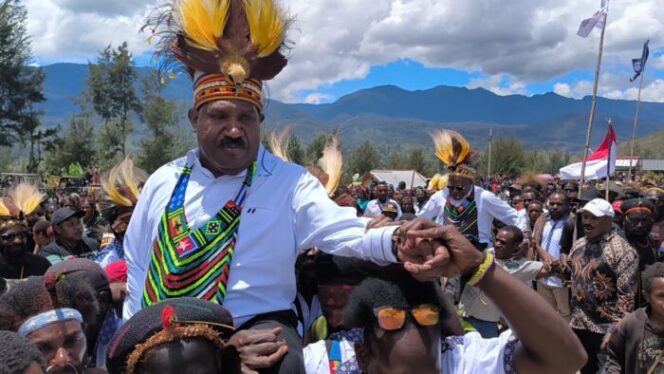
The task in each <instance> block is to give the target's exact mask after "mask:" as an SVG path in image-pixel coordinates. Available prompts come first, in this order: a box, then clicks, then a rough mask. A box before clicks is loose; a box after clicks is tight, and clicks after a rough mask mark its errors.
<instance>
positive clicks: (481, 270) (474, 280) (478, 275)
mask: <svg viewBox="0 0 664 374" xmlns="http://www.w3.org/2000/svg"><path fill="white" fill-rule="evenodd" d="M494 257H495V255H494V254H493V252H488V251H487V252H486V253H485V255H484V261H482V263H481V264H480V266H478V267H477V269H476V270H475V272H474V273H473V275H472V276H471V277H470V279H469V280H468V284H469V285H471V286H476V285H477V284H478V283H479V282H480V281H481V280H482V278H484V276H485V275H486V273H487V272H488V271H489V269H491V268H492V267H493V265H494V263H495V262H494Z"/></svg>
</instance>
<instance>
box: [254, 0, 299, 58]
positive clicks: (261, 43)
mask: <svg viewBox="0 0 664 374" xmlns="http://www.w3.org/2000/svg"><path fill="white" fill-rule="evenodd" d="M243 2H244V11H245V13H246V14H247V23H248V24H249V31H250V34H251V42H252V43H253V44H254V45H255V46H256V47H258V57H266V56H269V55H271V54H272V53H274V52H275V51H277V49H279V47H280V46H281V44H282V43H283V41H284V38H285V37H286V28H287V27H288V24H289V23H290V21H289V20H288V19H286V18H285V17H284V15H283V13H282V11H281V9H280V8H279V6H278V5H277V3H276V2H275V1H272V0H243Z"/></svg>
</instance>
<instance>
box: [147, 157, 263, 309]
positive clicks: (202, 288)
mask: <svg viewBox="0 0 664 374" xmlns="http://www.w3.org/2000/svg"><path fill="white" fill-rule="evenodd" d="M191 172H192V169H191V167H190V166H186V167H185V168H184V169H183V171H182V174H181V175H180V178H179V179H178V182H177V184H176V187H175V190H174V191H173V195H172V196H171V199H170V201H169V203H168V205H167V207H166V210H165V212H164V213H163V215H162V218H161V221H160V224H159V228H158V235H157V238H156V240H155V241H154V244H153V248H152V256H151V257H150V266H149V270H148V275H147V278H146V280H145V289H144V291H143V300H142V303H143V306H150V305H153V304H155V303H158V302H160V301H162V300H166V299H171V298H177V297H195V298H199V299H203V300H207V301H213V302H217V303H219V304H223V302H224V299H225V297H226V293H227V289H226V285H227V283H228V278H229V275H230V267H231V262H232V260H233V256H234V253H235V243H236V241H237V233H238V228H239V226H240V214H241V212H242V204H243V203H244V200H245V197H246V195H247V191H248V190H249V188H250V187H251V183H252V180H253V177H254V174H255V172H256V163H255V162H254V163H253V164H252V165H251V167H250V168H249V170H247V176H246V177H245V180H244V182H243V184H242V188H241V189H240V191H239V192H238V194H237V196H236V197H235V199H233V200H230V201H228V202H227V203H226V205H224V207H223V208H222V209H221V210H220V211H219V212H218V213H217V214H216V215H215V216H214V217H212V219H210V220H209V221H208V223H207V224H205V225H203V226H202V227H200V228H198V229H195V230H194V229H192V228H191V227H189V224H188V222H187V217H186V213H185V209H184V196H185V194H186V191H187V185H188V184H189V179H190V177H191Z"/></svg>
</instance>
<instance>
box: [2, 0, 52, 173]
mask: <svg viewBox="0 0 664 374" xmlns="http://www.w3.org/2000/svg"><path fill="white" fill-rule="evenodd" d="M26 17H27V13H26V10H25V8H24V7H23V6H22V5H21V4H20V2H19V1H18V0H4V1H2V0H0V135H1V136H0V146H8V145H11V144H12V142H14V141H17V140H18V141H20V142H21V144H22V145H24V146H25V145H26V144H29V147H30V161H29V163H28V170H29V171H31V172H36V171H37V169H38V166H39V158H38V157H37V155H36V154H35V153H36V148H35V147H36V145H37V143H38V142H39V141H41V140H45V138H47V137H49V136H51V135H52V133H53V131H52V130H51V131H48V130H40V129H39V128H40V126H41V123H40V120H39V117H40V115H41V113H40V112H38V111H37V110H35V109H34V106H35V104H38V103H40V102H43V101H44V100H45V98H44V93H43V82H44V74H43V72H42V70H41V69H40V68H35V67H32V66H30V62H31V61H32V53H31V48H30V40H29V37H28V36H27V32H26V28H25V23H26Z"/></svg>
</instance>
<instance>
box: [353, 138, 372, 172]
mask: <svg viewBox="0 0 664 374" xmlns="http://www.w3.org/2000/svg"><path fill="white" fill-rule="evenodd" d="M349 161H350V162H348V164H347V165H348V171H349V172H350V173H351V174H355V173H358V174H360V175H362V174H364V173H366V172H368V171H370V170H373V169H376V168H377V167H378V166H379V165H380V155H379V154H378V151H377V150H376V147H375V146H374V144H373V142H371V141H370V140H367V141H366V142H364V143H363V144H362V145H361V146H359V147H358V148H356V149H355V150H354V151H353V152H352V153H351V154H350V159H349Z"/></svg>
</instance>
